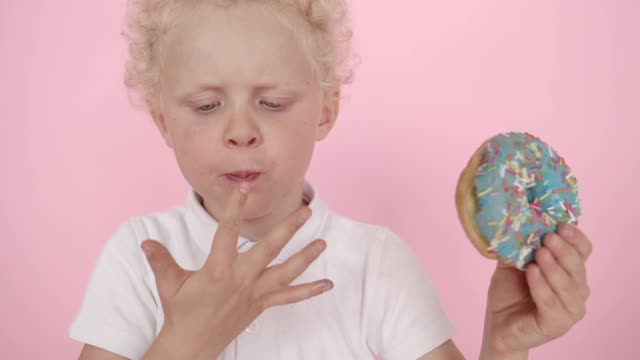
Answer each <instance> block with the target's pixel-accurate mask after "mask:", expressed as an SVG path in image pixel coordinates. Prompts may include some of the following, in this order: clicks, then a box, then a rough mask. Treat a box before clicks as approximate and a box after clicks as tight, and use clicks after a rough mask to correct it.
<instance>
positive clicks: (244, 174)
mask: <svg viewBox="0 0 640 360" xmlns="http://www.w3.org/2000/svg"><path fill="white" fill-rule="evenodd" d="M255 174H260V171H254V170H241V171H234V172H230V173H227V174H225V175H231V176H236V177H239V178H246V177H249V176H252V175H255Z"/></svg>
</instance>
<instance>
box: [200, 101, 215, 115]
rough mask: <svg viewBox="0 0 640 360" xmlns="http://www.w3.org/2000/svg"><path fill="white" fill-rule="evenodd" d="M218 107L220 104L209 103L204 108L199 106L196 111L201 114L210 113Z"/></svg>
mask: <svg viewBox="0 0 640 360" xmlns="http://www.w3.org/2000/svg"><path fill="white" fill-rule="evenodd" d="M218 106H220V103H211V104H207V105H204V106H200V107H199V108H198V111H200V112H203V113H210V112H212V111H213V110H215V109H216V108H218Z"/></svg>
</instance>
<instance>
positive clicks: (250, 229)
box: [203, 182, 307, 241]
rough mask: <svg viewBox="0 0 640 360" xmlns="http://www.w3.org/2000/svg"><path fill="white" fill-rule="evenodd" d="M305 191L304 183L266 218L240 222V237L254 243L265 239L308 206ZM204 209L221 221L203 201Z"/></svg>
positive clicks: (266, 215)
mask: <svg viewBox="0 0 640 360" xmlns="http://www.w3.org/2000/svg"><path fill="white" fill-rule="evenodd" d="M303 191H304V182H302V183H301V184H299V185H296V186H295V187H293V188H292V190H291V191H289V192H288V193H287V195H286V196H285V198H284V199H282V200H281V201H280V202H279V203H278V205H277V206H276V207H274V208H273V209H272V210H271V211H270V212H268V213H267V214H265V215H264V216H261V217H257V218H254V219H244V220H242V221H241V222H240V235H241V236H242V237H245V238H247V239H249V240H252V241H260V240H261V239H263V238H264V237H265V236H266V235H267V234H268V233H269V231H271V229H273V228H274V227H275V226H276V225H278V224H280V223H281V222H283V221H284V219H285V218H286V217H287V216H289V214H291V213H292V212H294V211H296V210H297V209H299V208H300V207H303V206H306V205H307V204H306V202H305V200H304V198H303ZM250 199H251V194H249V201H251V200H250ZM203 207H204V208H205V209H206V210H207V212H208V213H209V214H211V216H213V218H214V219H219V217H217V216H215V211H212V210H213V209H212V208H211V207H210V206H208V204H207V201H206V200H203Z"/></svg>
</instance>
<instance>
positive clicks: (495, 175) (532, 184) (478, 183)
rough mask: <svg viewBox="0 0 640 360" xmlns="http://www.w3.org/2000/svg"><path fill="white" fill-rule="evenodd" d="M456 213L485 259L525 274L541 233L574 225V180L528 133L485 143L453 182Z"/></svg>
mask: <svg viewBox="0 0 640 360" xmlns="http://www.w3.org/2000/svg"><path fill="white" fill-rule="evenodd" d="M455 197H456V208H457V212H458V217H459V219H460V222H461V223H462V227H463V228H464V231H465V233H466V235H467V237H468V238H469V240H471V243H472V244H473V245H474V246H475V247H476V249H477V250H478V251H479V252H480V253H481V254H482V255H483V256H485V257H487V258H490V259H495V260H499V261H502V262H504V263H506V264H510V265H512V266H513V267H515V268H517V269H520V270H525V269H526V268H527V266H528V265H529V264H530V263H532V262H534V261H535V260H534V255H535V251H536V250H537V249H539V248H540V247H541V246H542V242H543V239H544V236H545V234H547V233H549V232H555V231H556V229H557V227H558V225H559V224H561V223H569V224H574V225H577V224H578V217H579V216H580V215H581V214H582V208H581V206H580V198H579V197H578V181H577V179H576V178H575V176H574V175H573V173H572V172H571V170H570V169H569V167H568V166H567V164H566V163H565V161H564V159H563V158H562V157H561V156H560V155H559V154H558V153H557V152H556V151H555V150H554V149H552V148H551V146H550V145H548V144H546V143H545V142H543V141H542V140H540V139H539V138H537V137H535V136H534V135H531V134H529V133H526V132H525V133H520V132H509V133H502V134H498V135H496V136H494V137H492V138H490V139H488V140H486V141H485V142H484V143H482V145H480V147H479V148H478V149H477V150H476V152H475V153H474V154H473V156H472V157H471V159H470V160H469V163H468V164H467V166H466V167H465V168H464V170H463V171H462V173H461V174H460V177H459V179H458V184H457V187H456V194H455Z"/></svg>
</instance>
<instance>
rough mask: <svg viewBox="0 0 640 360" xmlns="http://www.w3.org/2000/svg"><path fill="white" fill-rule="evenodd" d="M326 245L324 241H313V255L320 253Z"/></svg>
mask: <svg viewBox="0 0 640 360" xmlns="http://www.w3.org/2000/svg"><path fill="white" fill-rule="evenodd" d="M326 245H327V244H326V243H325V242H324V241H318V242H316V243H314V244H313V247H312V248H311V251H312V252H313V255H316V256H318V255H320V253H321V252H322V251H323V250H324V249H325V247H326Z"/></svg>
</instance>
